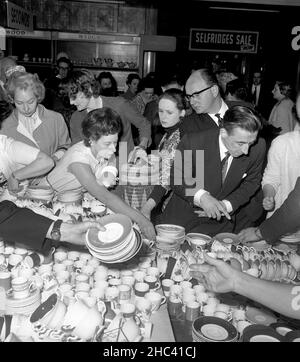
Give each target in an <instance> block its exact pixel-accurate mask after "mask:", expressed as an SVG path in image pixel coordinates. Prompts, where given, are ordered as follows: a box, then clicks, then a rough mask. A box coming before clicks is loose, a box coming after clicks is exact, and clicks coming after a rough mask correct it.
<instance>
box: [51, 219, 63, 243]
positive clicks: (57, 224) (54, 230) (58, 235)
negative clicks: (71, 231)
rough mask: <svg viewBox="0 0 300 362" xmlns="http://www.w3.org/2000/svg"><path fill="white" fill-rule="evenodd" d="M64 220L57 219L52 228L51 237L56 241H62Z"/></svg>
mask: <svg viewBox="0 0 300 362" xmlns="http://www.w3.org/2000/svg"><path fill="white" fill-rule="evenodd" d="M62 222H63V221H62V220H61V219H59V220H56V221H55V222H54V225H53V228H52V230H51V234H50V235H51V239H53V240H55V241H60V238H61V233H60V226H61V224H62Z"/></svg>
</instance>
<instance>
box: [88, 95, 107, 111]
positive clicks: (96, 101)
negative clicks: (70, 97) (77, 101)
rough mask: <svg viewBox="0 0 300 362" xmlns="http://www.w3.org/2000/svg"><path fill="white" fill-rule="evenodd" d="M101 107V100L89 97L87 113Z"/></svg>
mask: <svg viewBox="0 0 300 362" xmlns="http://www.w3.org/2000/svg"><path fill="white" fill-rule="evenodd" d="M102 107H103V101H102V98H101V97H100V96H99V97H97V98H95V97H93V96H92V97H91V99H90V101H89V103H88V105H87V108H86V110H87V112H91V111H93V110H94V109H98V108H102Z"/></svg>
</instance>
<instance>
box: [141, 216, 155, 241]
mask: <svg viewBox="0 0 300 362" xmlns="http://www.w3.org/2000/svg"><path fill="white" fill-rule="evenodd" d="M138 225H139V227H140V229H141V232H142V234H143V235H144V237H145V238H146V239H149V240H156V233H155V228H154V226H153V224H152V223H151V221H149V220H148V219H146V218H145V217H143V219H142V220H141V221H139V222H138Z"/></svg>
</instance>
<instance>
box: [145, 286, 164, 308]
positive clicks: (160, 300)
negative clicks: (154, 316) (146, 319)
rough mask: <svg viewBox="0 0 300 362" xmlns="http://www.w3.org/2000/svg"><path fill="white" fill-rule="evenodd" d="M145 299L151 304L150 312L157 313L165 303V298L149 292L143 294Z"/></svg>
mask: <svg viewBox="0 0 300 362" xmlns="http://www.w3.org/2000/svg"><path fill="white" fill-rule="evenodd" d="M145 298H146V299H148V300H150V302H151V304H152V312H155V311H157V310H158V309H159V308H160V306H161V305H163V304H164V303H166V300H167V299H166V297H164V296H162V295H161V294H160V293H158V292H154V291H150V292H148V293H146V294H145Z"/></svg>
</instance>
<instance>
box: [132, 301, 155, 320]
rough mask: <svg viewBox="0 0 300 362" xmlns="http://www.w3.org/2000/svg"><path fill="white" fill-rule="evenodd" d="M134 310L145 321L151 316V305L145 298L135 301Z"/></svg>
mask: <svg viewBox="0 0 300 362" xmlns="http://www.w3.org/2000/svg"><path fill="white" fill-rule="evenodd" d="M135 305H136V309H137V311H138V312H139V313H140V314H141V317H142V318H143V319H145V320H146V321H149V320H150V318H151V314H152V303H151V301H150V300H149V299H146V298H145V297H141V298H138V299H137V300H136V301H135Z"/></svg>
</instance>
